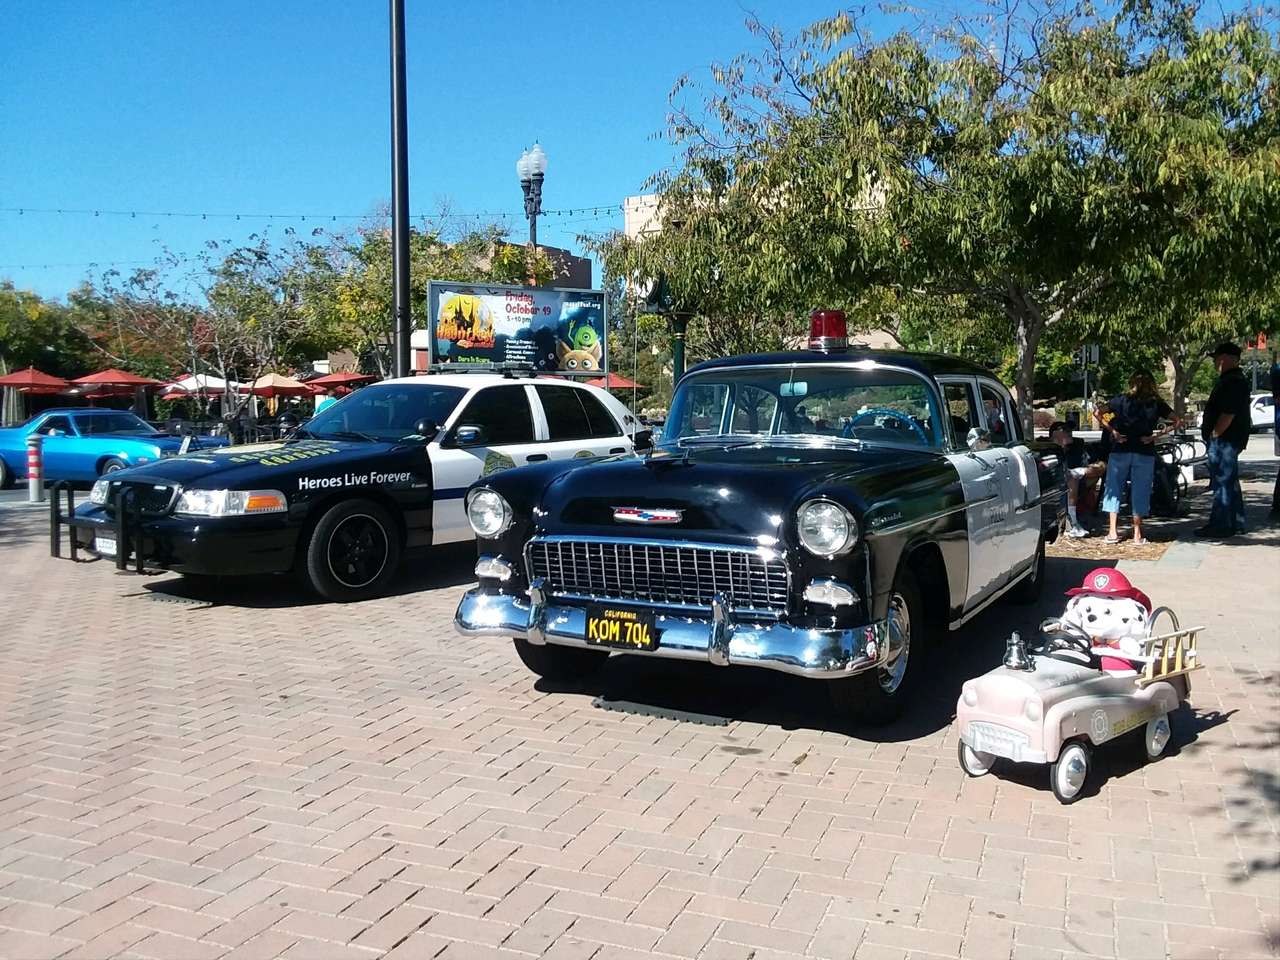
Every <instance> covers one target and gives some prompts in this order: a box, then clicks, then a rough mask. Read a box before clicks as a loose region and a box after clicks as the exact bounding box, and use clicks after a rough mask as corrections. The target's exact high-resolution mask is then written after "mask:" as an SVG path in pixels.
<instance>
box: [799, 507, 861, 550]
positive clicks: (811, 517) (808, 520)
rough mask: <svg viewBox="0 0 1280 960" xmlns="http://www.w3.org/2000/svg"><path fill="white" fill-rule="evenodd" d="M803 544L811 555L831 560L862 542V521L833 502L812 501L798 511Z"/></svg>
mask: <svg viewBox="0 0 1280 960" xmlns="http://www.w3.org/2000/svg"><path fill="white" fill-rule="evenodd" d="M796 529H797V531H798V532H799V534H800V543H801V544H802V545H803V546H804V548H805V549H806V550H808V551H809V552H810V553H816V554H818V556H820V557H829V556H832V555H834V554H837V553H843V552H844V551H846V550H848V549H849V548H850V547H852V546H853V545H854V543H855V542H856V541H857V539H858V521H857V520H855V519H854V518H853V514H851V513H850V512H849V511H848V510H846V509H845V508H844V507H842V506H840V504H838V503H835V502H834V501H831V500H810V501H809V502H808V503H805V504H802V505H801V507H800V509H799V510H798V511H797V512H796Z"/></svg>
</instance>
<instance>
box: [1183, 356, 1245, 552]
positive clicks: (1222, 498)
mask: <svg viewBox="0 0 1280 960" xmlns="http://www.w3.org/2000/svg"><path fill="white" fill-rule="evenodd" d="M1210 356H1212V357H1213V365H1214V366H1215V367H1216V368H1217V370H1218V382H1217V383H1215V384H1214V385H1213V392H1212V393H1211V394H1209V402H1208V403H1207V404H1206V405H1205V408H1204V422H1203V423H1202V424H1201V426H1200V433H1201V436H1203V437H1204V440H1205V443H1207V444H1208V445H1209V477H1210V479H1211V481H1212V483H1213V506H1212V507H1211V508H1210V510H1209V522H1208V524H1206V525H1205V526H1203V527H1200V528H1199V529H1198V530H1196V536H1198V537H1230V536H1234V535H1235V534H1238V533H1244V532H1245V521H1244V494H1243V493H1242V492H1241V490H1240V462H1239V461H1240V451H1242V450H1243V449H1244V448H1245V447H1246V446H1247V445H1248V443H1249V430H1250V428H1251V427H1252V425H1253V421H1252V417H1251V416H1250V415H1249V382H1248V381H1247V380H1245V378H1244V372H1243V371H1242V370H1241V369H1240V348H1239V347H1238V346H1236V345H1235V344H1234V343H1220V344H1218V345H1217V346H1216V347H1214V348H1213V352H1212V353H1211V354H1210Z"/></svg>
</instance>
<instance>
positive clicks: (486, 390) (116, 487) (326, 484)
mask: <svg viewBox="0 0 1280 960" xmlns="http://www.w3.org/2000/svg"><path fill="white" fill-rule="evenodd" d="M645 437H646V434H645V432H644V431H643V430H641V429H640V425H639V423H638V422H637V421H636V419H635V418H634V417H632V416H631V414H630V413H629V412H628V411H627V408H626V407H624V406H623V405H622V404H621V403H620V402H619V401H618V400H617V399H615V398H614V397H613V396H611V395H610V394H609V393H608V392H607V391H605V390H601V389H598V388H596V387H589V386H586V385H585V384H580V383H574V382H570V381H566V380H561V379H551V378H543V377H537V378H535V377H527V376H501V375H499V374H494V373H484V372H468V373H456V374H431V375H429V376H418V377H406V378H403V379H398V380H384V381H382V382H381V383H376V384H372V385H371V386H367V387H362V388H361V389H359V390H357V391H355V392H354V393H352V394H349V395H348V396H346V397H343V398H342V399H341V400H338V401H337V402H335V403H332V404H330V405H329V406H328V407H326V408H325V409H324V410H322V411H321V412H320V413H318V414H317V415H316V416H315V417H313V418H311V419H310V420H309V421H307V423H306V424H305V426H302V427H299V428H298V429H297V430H295V431H294V432H293V433H292V434H290V436H289V437H287V438H285V439H283V440H278V441H271V442H267V443H254V444H245V445H242V446H233V447H229V448H227V449H225V450H212V451H208V450H206V451H199V452H196V453H191V454H188V455H187V456H183V457H175V458H173V459H165V460H163V461H161V462H158V463H149V464H146V465H145V466H141V467H137V468H134V469H131V470H127V471H124V472H122V473H118V474H112V475H111V476H109V477H105V478H103V479H102V480H100V481H99V482H98V483H96V484H95V485H94V488H93V491H92V492H91V494H90V496H89V502H87V503H83V504H81V505H80V506H79V507H78V508H77V509H76V512H75V516H74V517H71V518H69V519H68V520H67V523H68V525H70V526H71V527H72V528H73V532H72V536H74V537H75V538H76V542H77V543H78V544H80V545H82V546H83V547H84V548H85V549H86V550H88V551H89V552H90V553H92V554H97V555H98V556H101V557H111V558H115V559H116V560H117V562H118V563H127V562H128V561H129V560H130V559H132V560H133V561H134V563H135V564H138V563H139V560H140V565H141V566H143V567H144V568H151V569H162V570H172V571H175V572H177V573H181V574H187V575H196V576H200V575H206V576H237V575H261V574H285V573H291V572H292V573H297V574H298V575H299V577H300V579H302V580H304V581H305V582H306V583H307V584H308V585H309V586H310V587H311V588H312V589H313V590H314V591H315V592H316V593H318V594H320V595H321V596H323V597H325V598H326V599H329V600H336V601H350V600H361V599H365V598H367V597H372V596H376V595H378V594H380V593H382V592H384V590H385V588H386V587H387V585H388V583H389V582H390V580H391V578H392V577H393V576H394V575H395V573H396V571H397V569H398V568H399V564H400V559H401V557H402V556H403V555H404V553H405V552H406V551H408V550H411V549H414V548H420V547H429V546H433V545H437V544H444V543H457V542H462V541H469V540H471V539H472V537H473V534H472V532H471V526H470V525H469V524H468V522H467V517H466V513H465V511H464V509H463V495H464V494H465V493H466V490H467V488H468V487H469V486H470V485H471V484H472V483H474V482H475V481H476V480H477V479H478V478H480V477H481V476H492V475H495V474H497V473H499V472H501V471H503V470H507V469H510V468H512V467H515V466H517V465H523V464H528V463H533V464H537V463H544V462H555V461H562V460H571V459H576V460H577V461H578V462H581V461H582V460H583V459H584V458H588V459H594V458H598V457H604V456H621V457H631V456H632V455H633V449H634V445H635V444H636V443H639V444H641V445H643V444H644V442H645ZM54 535H55V536H57V535H58V534H57V533H56V532H55V534H54ZM139 555H141V556H140V557H139Z"/></svg>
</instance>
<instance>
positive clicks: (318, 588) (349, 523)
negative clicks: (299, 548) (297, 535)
mask: <svg viewBox="0 0 1280 960" xmlns="http://www.w3.org/2000/svg"><path fill="white" fill-rule="evenodd" d="M399 563H400V535H399V532H398V531H397V529H396V525H395V523H394V522H393V521H392V519H391V515H390V514H389V513H387V511H386V510H384V509H383V508H382V507H381V506H379V505H378V504H376V503H374V502H373V501H371V500H347V501H344V502H343V503H339V504H336V505H334V506H332V507H330V508H329V509H328V510H327V511H326V512H325V514H324V516H322V517H321V518H320V522H319V523H317V524H316V526H315V529H314V530H313V531H312V533H311V539H310V540H308V542H307V548H306V554H305V556H304V563H303V572H304V574H305V576H306V579H307V583H308V585H309V586H310V587H311V588H312V589H313V590H315V592H316V593H318V594H320V596H322V597H324V598H325V599H326V600H334V601H337V602H338V603H349V602H351V601H353V600H366V599H368V598H369V597H375V596H377V595H378V594H380V593H382V592H383V590H384V589H385V588H386V586H387V584H388V583H389V582H390V581H391V578H392V577H394V576H395V573H396V568H397V567H398V565H399Z"/></svg>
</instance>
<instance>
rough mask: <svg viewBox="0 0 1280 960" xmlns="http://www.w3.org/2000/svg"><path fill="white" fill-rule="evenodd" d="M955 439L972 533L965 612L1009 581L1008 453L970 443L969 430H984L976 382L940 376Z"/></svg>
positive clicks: (953, 450) (953, 455)
mask: <svg viewBox="0 0 1280 960" xmlns="http://www.w3.org/2000/svg"><path fill="white" fill-rule="evenodd" d="M939 382H940V384H941V385H942V395H943V401H944V404H943V405H944V407H945V410H946V413H947V414H949V416H948V426H949V427H950V435H951V453H950V454H948V456H947V459H948V460H950V461H951V464H952V466H954V467H955V469H956V472H957V473H958V474H959V475H960V486H961V488H962V489H963V490H964V500H965V519H966V525H967V527H968V533H969V581H968V585H967V587H966V589H965V609H966V610H967V609H971V608H973V607H974V606H977V605H978V604H980V603H982V602H983V601H984V600H986V599H987V598H988V597H989V596H990V595H991V594H992V593H994V592H995V591H996V590H997V589H999V587H1000V586H1001V585H1002V584H1003V583H1004V582H1005V580H1006V579H1007V575H1006V571H1005V569H1004V559H1003V557H1002V550H1001V540H1002V536H1003V531H1002V530H1001V523H1002V521H1003V517H1004V512H1005V507H1004V498H1005V489H1006V485H1005V481H1004V480H1003V474H1004V468H1005V465H1006V462H1007V460H1008V451H1007V450H1005V449H1004V448H1003V447H994V446H992V445H991V443H990V442H989V441H980V442H976V443H975V444H974V445H972V446H971V445H970V444H969V437H970V431H971V430H986V421H985V419H984V418H983V417H982V413H981V408H980V407H979V404H978V392H977V382H976V381H975V380H974V379H973V378H972V377H940V378H939Z"/></svg>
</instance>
